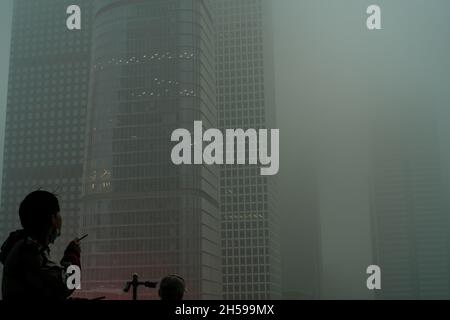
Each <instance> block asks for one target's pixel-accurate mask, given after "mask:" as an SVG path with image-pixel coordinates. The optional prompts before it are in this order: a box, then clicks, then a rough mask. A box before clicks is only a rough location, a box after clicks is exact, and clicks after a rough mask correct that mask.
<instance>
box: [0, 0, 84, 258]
mask: <svg viewBox="0 0 450 320" xmlns="http://www.w3.org/2000/svg"><path fill="white" fill-rule="evenodd" d="M72 2H73V1H68V0H39V1H28V0H14V13H13V21H12V37H11V59H10V70H9V86H8V102H7V110H6V132H5V149H4V163H3V188H2V195H1V211H0V238H1V239H2V241H3V239H5V238H6V236H7V235H8V233H9V232H11V231H13V230H16V229H17V228H19V226H20V223H19V218H18V209H19V204H20V201H21V200H22V199H23V198H24V197H25V196H26V195H27V194H28V193H29V192H31V191H34V190H36V189H39V188H42V189H46V190H49V191H55V192H56V193H57V194H58V195H59V198H60V200H61V215H62V217H63V224H64V225H63V236H62V239H58V241H57V243H56V245H57V248H59V249H60V247H59V246H65V245H66V244H67V242H68V241H69V240H72V239H73V238H75V237H76V236H78V214H79V210H80V206H79V204H80V196H81V186H82V180H81V179H82V169H83V154H84V140H85V135H84V128H85V121H86V107H87V100H88V95H87V94H88V82H89V57H90V32H89V30H90V19H89V16H88V15H87V16H85V17H84V19H83V20H82V28H83V32H79V31H74V32H70V31H68V30H67V27H66V23H65V19H66V8H67V7H68V6H69V5H70V4H72ZM77 2H78V4H79V5H80V6H81V7H82V8H83V9H86V10H89V7H90V6H91V2H92V1H91V0H79V1H77ZM56 17H60V19H57V18H56ZM55 253H58V250H57V252H55Z"/></svg>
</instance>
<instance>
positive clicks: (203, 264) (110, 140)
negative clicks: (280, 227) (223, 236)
mask: <svg viewBox="0 0 450 320" xmlns="http://www.w3.org/2000/svg"><path fill="white" fill-rule="evenodd" d="M93 16H94V22H93V36H92V38H93V42H92V48H93V49H92V74H91V82H90V94H89V99H90V100H89V120H88V129H87V132H88V136H87V141H88V142H87V152H86V159H85V175H84V179H85V180H84V182H85V184H84V203H85V207H84V211H83V214H82V215H81V221H82V229H83V230H84V231H85V232H86V233H89V238H88V239H86V242H85V243H84V248H85V250H84V255H83V258H84V280H85V285H86V286H87V288H88V289H95V290H105V291H106V290H109V289H108V288H113V289H114V288H116V289H117V288H118V289H121V288H123V285H124V283H125V281H127V280H130V279H131V275H132V274H133V273H134V272H137V273H138V274H139V276H140V277H141V279H145V280H156V281H157V280H159V279H160V278H161V277H162V276H164V275H166V274H170V273H177V274H180V275H182V276H183V277H184V278H185V279H186V283H187V287H188V294H187V297H188V298H191V299H199V298H210V299H211V298H219V297H220V291H221V280H222V279H221V268H220V263H221V261H220V216H219V211H218V200H219V199H218V195H219V190H218V183H219V180H218V178H219V175H218V171H217V169H216V168H214V167H203V166H179V167H177V166H175V165H173V164H172V161H171V157H170V155H171V149H172V147H173V143H171V141H170V137H171V133H172V132H173V130H175V129H177V128H187V129H190V130H191V131H192V128H193V124H194V121H195V120H202V121H203V124H204V125H205V127H216V126H217V110H216V98H215V85H214V84H215V73H214V32H213V18H212V15H211V12H210V6H209V2H208V1H203V0H195V1H185V0H174V1H167V0H142V1H118V0H97V1H94V12H93Z"/></svg>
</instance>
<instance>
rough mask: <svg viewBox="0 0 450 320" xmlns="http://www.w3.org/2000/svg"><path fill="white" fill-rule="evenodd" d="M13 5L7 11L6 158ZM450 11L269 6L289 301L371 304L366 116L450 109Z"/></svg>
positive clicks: (430, 6) (2, 38)
mask: <svg viewBox="0 0 450 320" xmlns="http://www.w3.org/2000/svg"><path fill="white" fill-rule="evenodd" d="M34 1H35V0H34ZM11 2H12V1H5V0H2V1H1V2H0V44H1V47H0V75H1V78H0V107H1V109H0V110H1V111H0V119H1V121H0V128H1V129H0V132H1V139H0V140H1V144H0V145H1V147H0V150H1V151H0V155H2V154H3V151H2V150H3V136H4V118H5V117H4V115H5V105H6V92H7V73H8V72H7V70H8V56H9V37H10V22H11V21H10V17H11V7H12V6H11ZM374 3H376V4H379V5H380V6H381V7H382V12H383V15H382V17H383V20H382V25H383V30H382V31H375V32H369V31H368V30H367V29H366V28H365V20H366V14H365V11H366V8H367V7H368V5H370V4H374ZM449 12H450V1H448V0H427V1H423V0H409V1H386V0H371V1H367V0H345V1H344V0H341V1H329V0H327V1H326V0H276V1H274V34H275V59H276V61H275V67H276V81H277V87H276V95H277V108H278V127H279V128H280V133H281V139H282V141H281V159H280V160H281V170H280V174H279V178H280V192H279V194H280V195H281V199H280V204H281V205H280V209H282V210H283V211H282V212H281V213H282V217H283V225H282V227H283V233H282V234H283V253H284V257H285V259H284V268H283V270H284V273H283V278H284V291H285V293H288V295H289V294H292V296H293V297H299V296H302V297H318V296H319V295H320V296H321V297H323V298H371V295H370V293H369V291H368V290H367V289H366V288H365V279H366V274H365V268H366V267H367V266H368V265H370V264H372V263H373V261H372V244H371V234H370V218H369V199H368V191H369V186H368V180H367V177H368V166H367V163H368V159H369V151H368V148H367V141H368V140H367V138H368V137H367V135H368V132H367V112H368V108H369V106H371V105H372V106H375V105H377V104H383V105H385V106H389V105H394V104H398V103H407V102H408V101H416V100H420V101H425V102H426V103H427V102H430V103H434V104H438V105H440V106H441V107H442V110H443V112H445V111H446V110H445V108H448V106H449V104H448V102H449V101H450V99H449V90H448V89H449V88H450V85H449V84H450V80H449V74H450V72H449V70H450V65H449V64H450V59H449V57H450V48H449V39H450V32H449V30H450V21H447V20H446V19H447V18H448V17H449ZM61 14H65V13H64V12H61ZM61 27H65V26H64V25H62V26H61ZM445 125H446V124H445V122H444V123H443V127H445ZM447 145H449V146H450V143H448V144H447ZM445 152H448V150H447V149H445V147H444V148H443V154H445ZM445 161H448V159H445ZM320 292H321V293H320Z"/></svg>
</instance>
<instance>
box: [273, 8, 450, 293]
mask: <svg viewBox="0 0 450 320" xmlns="http://www.w3.org/2000/svg"><path fill="white" fill-rule="evenodd" d="M375 2H376V3H377V4H379V5H380V6H381V8H382V29H383V30H380V31H374V32H370V31H368V30H367V29H366V27H365V17H366V16H365V10H366V8H367V7H368V5H370V4H373V3H374V1H359V0H358V1H321V0H319V1H317V0H315V1H296V0H283V1H277V3H276V5H274V8H275V10H274V12H275V13H274V15H275V18H274V20H275V23H274V25H275V44H276V45H275V48H276V49H275V50H276V54H275V57H276V83H277V88H276V94H277V107H278V124H279V127H280V128H281V136H282V143H281V145H282V148H281V149H282V153H281V171H280V179H281V180H282V187H281V192H280V193H281V195H282V199H281V203H282V205H283V208H285V209H286V211H283V214H284V230H285V231H286V232H285V233H284V235H285V238H284V246H283V248H284V257H285V268H284V272H285V273H284V276H285V277H284V286H285V287H284V290H285V291H286V292H297V293H300V294H301V295H302V296H307V297H308V296H314V297H317V296H320V297H322V298H371V296H372V295H371V294H370V292H369V291H368V290H367V288H366V283H365V278H366V277H367V276H366V274H365V271H366V267H367V266H368V265H370V264H373V263H374V262H375V259H374V255H373V250H377V248H375V249H373V246H372V242H371V238H372V235H371V219H370V200H369V192H370V188H371V186H370V183H369V160H371V158H373V157H375V156H377V155H374V154H373V153H369V152H370V150H369V140H370V139H369V138H371V137H370V134H371V133H370V131H369V122H370V121H374V120H375V119H374V116H373V114H374V113H373V112H374V111H376V110H378V109H380V107H384V109H385V110H386V109H389V108H390V107H392V108H393V109H395V108H396V107H399V106H403V107H406V108H408V107H409V106H410V105H411V106H412V104H416V103H418V104H420V105H419V108H411V109H412V110H411V112H412V113H414V112H415V111H414V110H417V109H422V110H426V109H427V108H429V109H430V114H431V113H432V108H435V107H438V108H439V109H440V112H444V111H446V110H448V109H449V103H448V102H449V93H448V88H449V84H450V81H449V71H450V68H449V60H448V56H449V53H450V48H449V44H448V40H447V39H448V36H449V35H450V32H449V31H450V25H449V22H448V20H447V19H448V18H449V14H448V13H449V12H450V11H449V9H450V6H449V4H448V2H446V1H395V2H393V1H375ZM387 112H389V111H387ZM441 115H442V117H440V118H439V119H440V122H441V123H440V124H441V126H440V127H439V128H440V129H438V128H434V129H438V130H441V131H440V136H439V138H440V141H439V143H440V146H441V148H442V149H441V152H442V153H441V157H442V158H441V159H436V160H437V161H439V160H442V161H441V164H442V173H443V174H444V172H445V171H446V169H445V167H446V166H448V163H449V157H448V137H449V135H448V130H447V131H446V133H445V132H444V131H442V130H446V129H443V128H448V121H449V120H450V119H449V118H448V111H447V114H446V115H443V114H441ZM412 116H414V115H412ZM403 125H406V126H407V125H408V124H407V123H404V122H402V123H398V126H403ZM381 126H382V124H381ZM437 132H438V131H436V134H437ZM392 138H395V137H392ZM413 139H415V137H414V136H411V137H409V138H406V140H405V143H411V145H412V147H414V140H413ZM369 154H371V156H369ZM433 156H434V155H433ZM369 157H371V158H369ZM446 181H448V177H447V180H446ZM442 210H444V209H442ZM445 212H446V215H447V216H448V211H445ZM442 281H445V280H444V279H442ZM318 288H321V289H320V290H319V289H318Z"/></svg>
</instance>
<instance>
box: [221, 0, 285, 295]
mask: <svg viewBox="0 0 450 320" xmlns="http://www.w3.org/2000/svg"><path fill="white" fill-rule="evenodd" d="M213 3H214V11H215V17H216V19H215V22H216V23H215V27H216V37H215V39H216V73H217V101H218V109H219V126H220V128H221V129H222V130H224V129H228V128H242V129H244V130H245V129H249V128H256V129H259V128H261V129H263V128H275V127H274V125H275V97H274V72H273V43H272V33H271V32H272V31H271V18H270V17H271V5H272V3H271V1H267V0H215V1H214V2H213ZM275 183H276V181H275V177H265V176H261V175H260V171H259V168H258V167H256V166H247V165H246V166H223V167H221V171H220V205H221V210H220V212H221V215H222V259H223V260H222V262H223V284H224V287H223V295H224V298H225V299H276V298H278V297H280V293H281V290H280V257H279V252H280V250H279V238H278V237H279V234H278V221H279V219H278V212H277V209H276V189H275Z"/></svg>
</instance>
